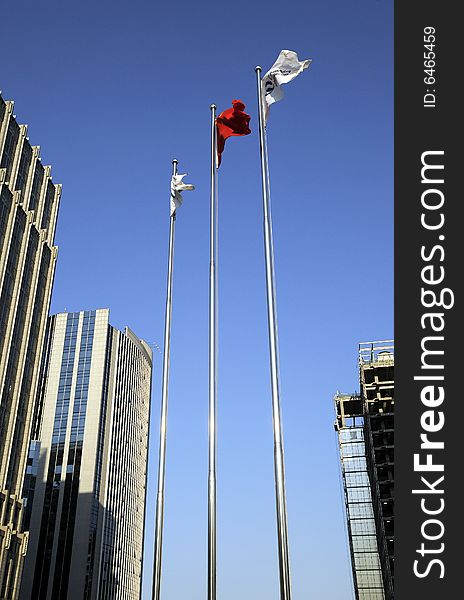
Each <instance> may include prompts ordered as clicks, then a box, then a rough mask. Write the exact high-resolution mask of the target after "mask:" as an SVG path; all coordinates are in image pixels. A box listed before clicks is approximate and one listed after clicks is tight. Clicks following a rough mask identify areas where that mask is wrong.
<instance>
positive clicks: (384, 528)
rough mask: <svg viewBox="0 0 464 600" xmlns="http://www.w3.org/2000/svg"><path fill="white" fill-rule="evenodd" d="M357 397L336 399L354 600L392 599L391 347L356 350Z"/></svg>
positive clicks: (386, 344) (389, 343)
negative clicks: (358, 382) (357, 355)
mask: <svg viewBox="0 0 464 600" xmlns="http://www.w3.org/2000/svg"><path fill="white" fill-rule="evenodd" d="M359 378H360V394H340V393H338V394H337V395H336V396H335V398H334V401H335V411H336V421H335V429H336V431H337V434H338V442H339V448H340V460H341V471H342V480H343V489H344V500H345V508H346V517H347V529H348V539H349V545H350V554H351V566H352V570H353V582H354V588H355V596H356V600H393V598H394V560H395V555H394V439H393V434H394V406H395V401H394V346H393V341H392V340H387V341H380V342H366V343H362V344H360V345H359Z"/></svg>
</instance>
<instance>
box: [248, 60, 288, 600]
mask: <svg viewBox="0 0 464 600" xmlns="http://www.w3.org/2000/svg"><path fill="white" fill-rule="evenodd" d="M255 71H256V78H257V88H258V112H259V142H260V154H261V182H262V189H263V216H264V222H263V226H264V252H265V260H266V288H267V317H268V331H269V358H270V367H271V388H272V416H273V427H274V474H275V490H276V510H277V538H278V546H279V573H280V598H281V600H291V586H290V564H289V556H288V531H287V506H286V497H285V465H284V448H283V432H282V418H281V411H280V398H279V392H280V390H279V359H278V336H277V313H276V299H275V281H274V248H273V241H272V221H271V206H270V186H269V165H268V155H267V139H266V127H265V123H264V114H263V105H262V91H261V67H260V66H257V67H256V69H255Z"/></svg>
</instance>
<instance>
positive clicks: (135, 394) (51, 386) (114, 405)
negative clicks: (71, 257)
mask: <svg viewBox="0 0 464 600" xmlns="http://www.w3.org/2000/svg"><path fill="white" fill-rule="evenodd" d="M151 374H152V353H151V350H150V348H149V346H148V345H147V344H146V343H145V342H143V341H142V340H140V339H139V338H137V337H136V336H135V335H134V334H133V333H132V332H131V331H130V329H128V328H126V329H125V330H124V332H121V331H118V330H117V329H115V328H113V327H112V326H111V325H110V324H109V311H108V310H107V309H102V310H96V311H83V312H77V313H61V314H58V315H55V316H53V317H50V321H49V327H48V333H47V344H46V352H45V354H44V363H43V370H42V382H43V385H42V388H41V394H40V396H39V401H38V403H37V414H36V419H37V426H36V429H35V437H36V439H34V440H32V442H31V447H30V454H29V461H28V462H29V465H28V475H27V477H28V479H27V486H26V487H27V496H28V503H29V505H28V506H29V508H30V507H31V506H32V510H31V512H30V513H28V515H27V519H30V539H29V549H28V553H27V556H26V565H25V569H24V576H23V581H22V587H21V598H23V599H24V600H29V599H30V598H34V599H35V600H46V599H47V600H52V599H53V600H60V599H65V598H67V599H70V600H74V599H76V600H86V599H97V598H98V599H101V600H110V599H111V600H113V599H114V600H123V599H124V600H139V598H140V592H141V578H142V557H143V538H144V510H145V493H146V474H147V457H148V425H149V413H150V393H151Z"/></svg>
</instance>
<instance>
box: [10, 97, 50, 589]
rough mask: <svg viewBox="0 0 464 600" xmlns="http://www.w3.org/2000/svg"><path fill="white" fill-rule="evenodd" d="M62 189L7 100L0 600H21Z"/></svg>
mask: <svg viewBox="0 0 464 600" xmlns="http://www.w3.org/2000/svg"><path fill="white" fill-rule="evenodd" d="M60 195H61V188H60V186H59V185H56V184H54V183H53V182H52V178H51V168H50V167H48V166H44V165H42V163H41V160H40V155H39V147H38V146H31V144H30V143H29V139H28V137H27V126H26V125H20V124H18V122H17V121H16V118H15V115H14V114H13V102H10V101H6V102H5V101H4V100H3V99H2V97H1V96H0V598H2V599H4V598H7V599H8V600H15V599H16V598H17V597H18V586H19V581H20V576H21V569H22V564H23V560H24V556H25V554H26V551H27V543H28V535H27V532H25V530H24V527H23V516H24V503H23V484H24V472H25V466H26V460H27V454H28V445H29V439H30V431H31V424H32V415H33V408H34V399H35V397H36V394H37V384H38V374H39V367H40V359H41V353H42V347H43V341H44V334H45V327H46V321H47V317H48V311H49V305H50V296H51V291H52V284H53V276H54V272H55V263H56V257H57V248H56V247H55V246H54V245H53V240H54V235H55V226H56V219H57V214H58V206H59V202H60Z"/></svg>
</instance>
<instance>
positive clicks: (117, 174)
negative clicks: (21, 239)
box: [0, 0, 393, 600]
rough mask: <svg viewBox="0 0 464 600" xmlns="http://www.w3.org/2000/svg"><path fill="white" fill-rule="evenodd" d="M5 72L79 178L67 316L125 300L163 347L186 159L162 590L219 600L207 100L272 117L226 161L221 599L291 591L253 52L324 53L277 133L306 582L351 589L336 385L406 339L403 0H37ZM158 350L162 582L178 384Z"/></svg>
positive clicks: (47, 141)
mask: <svg viewBox="0 0 464 600" xmlns="http://www.w3.org/2000/svg"><path fill="white" fill-rule="evenodd" d="M0 47H1V52H2V54H1V56H2V66H1V69H0V89H2V91H3V96H4V98H6V99H13V100H15V102H16V104H15V114H16V116H17V119H18V120H19V121H20V122H24V123H28V124H29V126H30V127H29V137H30V141H31V143H32V144H34V145H36V144H39V145H41V148H42V157H43V161H44V163H45V164H51V165H52V166H53V171H52V173H53V176H54V180H55V181H56V182H60V183H62V184H63V196H62V205H61V208H60V215H59V223H58V230H57V235H56V242H57V244H58V245H59V259H58V267H57V273H56V278H55V286H54V293H53V300H52V311H53V312H57V311H63V310H65V309H67V310H70V311H71V310H82V309H91V308H103V307H109V308H110V309H111V322H112V324H113V325H115V326H116V327H119V328H122V327H124V325H126V324H127V325H129V326H130V327H131V328H132V329H133V330H134V331H135V332H136V333H137V334H138V335H139V336H140V337H142V338H144V339H146V340H147V341H149V342H151V343H156V344H158V346H160V347H161V346H162V341H163V323H164V301H165V284H166V266H167V265H166V263H167V244H168V225H169V223H168V220H169V179H170V173H171V160H172V158H174V157H175V158H178V159H179V161H180V163H179V169H180V171H181V172H185V171H187V172H188V173H189V177H188V178H186V179H187V181H188V182H191V183H194V184H195V186H196V190H195V191H194V192H186V193H185V195H184V200H185V201H184V205H183V206H182V208H181V209H180V211H179V215H178V219H177V225H176V255H175V266H174V307H173V330H172V346H171V348H172V354H171V383H170V390H169V423H168V445H167V479H166V510H165V547H164V560H163V586H162V597H163V598H164V599H166V600H181V599H182V600H184V599H187V598H188V600H200V599H204V598H205V597H206V558H207V553H206V543H207V538H206V533H207V504H206V502H207V495H206V492H207V404H208V387H207V384H208V360H207V356H208V259H209V254H208V253H209V245H208V244H209V240H208V233H209V229H208V227H209V223H208V218H209V213H208V202H209V198H208V193H209V181H208V174H209V163H208V157H209V117H210V110H209V106H210V104H211V102H215V103H216V104H217V106H218V110H219V111H222V110H224V109H225V108H228V107H229V106H230V102H231V100H232V99H234V98H239V99H241V100H243V102H245V104H246V105H247V108H246V111H247V112H248V113H249V114H250V115H251V123H250V126H251V129H252V132H253V133H252V135H249V136H247V137H243V138H232V139H229V140H228V141H227V143H226V149H225V152H224V154H223V162H222V165H221V168H220V173H219V267H218V268H219V395H218V453H219V456H218V569H219V570H218V597H219V598H221V600H238V599H240V600H241V599H242V598H243V599H244V600H277V599H278V597H279V593H278V566H277V542H276V525H275V497H274V480H273V445H272V415H271V394H270V383H269V359H268V341H267V321H266V304H265V275H264V252H263V236H262V206H261V188H260V185H261V184H260V171H259V140H258V135H257V133H258V126H257V119H256V114H257V106H256V84H255V72H254V67H255V65H256V64H261V65H262V67H263V69H264V70H267V69H268V68H269V67H270V66H271V65H272V63H273V62H274V60H275V59H276V58H277V55H278V53H279V51H280V50H281V49H283V48H286V49H291V50H295V51H297V52H298V55H299V57H300V59H305V58H312V59H313V63H312V65H311V67H310V69H309V70H307V71H305V72H304V73H303V74H302V75H300V76H299V77H298V78H297V79H295V80H294V81H293V82H292V83H290V84H288V85H287V86H286V87H285V98H284V100H283V101H282V102H280V103H278V104H275V105H274V106H272V108H271V114H270V117H269V126H268V143H269V154H270V171H271V197H272V211H273V225H274V242H275V261H276V277H277V309H278V319H279V340H280V363H281V390H282V398H281V401H282V415H283V423H284V435H285V458H286V476H287V504H288V507H287V508H288V519H289V540H290V561H291V572H292V584H293V592H294V598H295V600H299V599H301V600H302V599H303V598H305V599H306V598H308V599H309V598H314V599H317V600H349V599H351V598H352V591H351V587H352V586H351V581H350V570H349V562H348V553H347V543H346V538H345V532H344V522H343V510H342V504H341V496H340V486H339V467H338V458H337V450H336V441H335V433H334V430H333V421H334V411H333V404H332V397H333V394H334V393H335V392H336V390H337V389H340V390H343V391H354V390H355V389H357V388H358V382H357V369H356V358H357V344H358V342H360V341H365V340H374V339H387V338H391V337H392V336H393V264H392V263H393V8H392V3H391V2H388V1H386V0H369V1H367V0H355V1H354V2H350V3H348V2H345V1H342V0H329V1H327V0H325V1H324V0H314V1H312V2H308V1H303V0H298V1H291V0H290V1H288V2H285V3H281V2H279V3H277V2H263V1H262V0H260V1H258V2H253V3H251V4H248V5H246V4H244V3H243V4H241V5H239V4H237V3H216V4H211V3H206V2H202V1H199V2H195V3H193V2H186V1H185V0H179V1H178V2H176V3H175V4H174V3H168V2H166V1H163V2H161V1H159V2H148V1H143V0H133V1H132V2H130V3H129V2H120V1H118V0H113V1H112V2H109V1H108V0H104V1H100V2H89V1H88V0H81V1H80V2H78V3H68V2H58V1H50V0H44V1H42V2H40V3H33V2H25V1H21V0H17V1H16V2H15V3H13V4H11V5H10V6H9V7H8V10H7V11H6V12H5V13H4V23H3V27H2V34H1V37H0ZM161 366H162V365H161V354H160V353H159V352H158V351H156V350H155V365H154V381H153V404H152V407H153V409H152V429H151V449H150V464H149V488H148V504H149V507H148V518H147V536H146V561H145V586H144V595H143V598H144V599H146V598H149V597H150V591H149V590H150V584H151V568H152V543H153V516H154V497H155V493H156V469H157V461H156V458H157V452H158V425H159V410H160V395H161V394H160V392H161V377H160V375H161Z"/></svg>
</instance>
